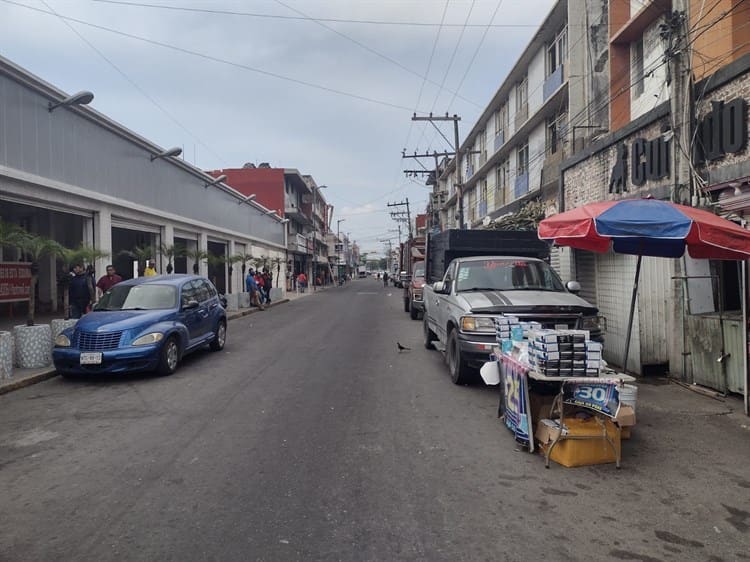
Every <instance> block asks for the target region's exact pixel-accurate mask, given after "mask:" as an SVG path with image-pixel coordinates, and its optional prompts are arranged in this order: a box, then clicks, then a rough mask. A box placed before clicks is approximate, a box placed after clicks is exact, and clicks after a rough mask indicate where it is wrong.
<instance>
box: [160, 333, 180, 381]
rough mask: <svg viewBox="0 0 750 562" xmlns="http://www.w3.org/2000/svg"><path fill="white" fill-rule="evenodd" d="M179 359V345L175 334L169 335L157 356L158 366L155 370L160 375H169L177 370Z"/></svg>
mask: <svg viewBox="0 0 750 562" xmlns="http://www.w3.org/2000/svg"><path fill="white" fill-rule="evenodd" d="M179 361H180V346H179V344H178V342H177V338H176V337H175V336H171V337H170V338H169V339H167V341H166V342H164V345H163V346H162V348H161V355H160V356H159V366H158V367H157V369H156V370H157V372H158V373H159V374H160V375H171V374H172V373H174V372H175V371H176V370H177V364H178V363H179Z"/></svg>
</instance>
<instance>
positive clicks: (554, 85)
mask: <svg viewBox="0 0 750 562" xmlns="http://www.w3.org/2000/svg"><path fill="white" fill-rule="evenodd" d="M564 75H565V71H564V67H563V65H562V64H561V65H560V66H558V67H557V68H556V69H555V70H554V72H552V74H550V75H549V76H547V78H546V79H545V80H544V86H543V87H542V92H543V95H544V101H547V99H548V98H549V97H550V96H551V95H552V94H554V93H555V90H557V89H558V88H559V87H560V86H562V83H563V76H564Z"/></svg>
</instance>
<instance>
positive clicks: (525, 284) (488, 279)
mask: <svg viewBox="0 0 750 562" xmlns="http://www.w3.org/2000/svg"><path fill="white" fill-rule="evenodd" d="M456 281H457V283H456V290H457V291H459V292H460V291H478V290H497V291H564V290H565V288H564V287H563V284H562V281H560V278H559V277H558V276H557V274H556V273H555V272H554V271H553V270H552V269H551V268H550V267H549V266H548V265H547V264H546V263H545V262H542V261H533V260H532V261H527V260H524V259H502V258H498V259H490V260H481V261H470V262H464V263H461V264H460V265H459V268H458V274H457V275H456Z"/></svg>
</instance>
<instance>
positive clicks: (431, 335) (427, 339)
mask: <svg viewBox="0 0 750 562" xmlns="http://www.w3.org/2000/svg"><path fill="white" fill-rule="evenodd" d="M423 320H424V321H423V322H422V332H423V333H424V348H425V349H435V346H434V345H432V342H434V341H435V339H436V336H435V332H433V331H432V330H430V325H429V324H428V323H427V315H425V316H424V319H423Z"/></svg>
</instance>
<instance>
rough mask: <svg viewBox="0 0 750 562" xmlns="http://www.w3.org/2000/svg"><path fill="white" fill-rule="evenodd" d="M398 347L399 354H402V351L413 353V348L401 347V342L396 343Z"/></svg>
mask: <svg viewBox="0 0 750 562" xmlns="http://www.w3.org/2000/svg"><path fill="white" fill-rule="evenodd" d="M396 347H397V348H398V352H399V353H401V352H402V351H411V347H406V346H405V345H401V344H400V343H399V342H396Z"/></svg>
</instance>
